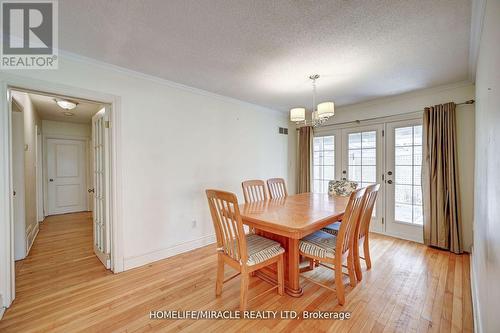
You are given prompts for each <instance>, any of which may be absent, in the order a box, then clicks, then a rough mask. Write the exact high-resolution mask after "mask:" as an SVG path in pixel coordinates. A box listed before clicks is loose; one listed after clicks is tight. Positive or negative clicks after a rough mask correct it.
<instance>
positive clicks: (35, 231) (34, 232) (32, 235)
mask: <svg viewBox="0 0 500 333" xmlns="http://www.w3.org/2000/svg"><path fill="white" fill-rule="evenodd" d="M39 231H40V224H39V223H37V224H36V228H34V229H33V230H31V231H30V232H29V233H28V235H27V237H26V241H27V243H28V244H26V245H27V246H26V248H27V249H28V250H27V251H26V257H27V256H28V254H29V253H30V250H31V247H32V246H33V243H34V242H35V238H36V236H38V232H39Z"/></svg>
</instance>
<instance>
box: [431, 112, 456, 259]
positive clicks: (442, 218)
mask: <svg viewBox="0 0 500 333" xmlns="http://www.w3.org/2000/svg"><path fill="white" fill-rule="evenodd" d="M456 136H457V134H456V114H455V103H447V104H441V105H435V106H431V107H428V108H425V110H424V119H423V143H422V144H423V159H424V160H423V164H422V187H423V204H424V242H425V244H427V245H430V246H435V247H439V248H442V249H446V250H450V251H451V252H454V253H462V221H461V216H460V198H459V187H458V165H457V138H456Z"/></svg>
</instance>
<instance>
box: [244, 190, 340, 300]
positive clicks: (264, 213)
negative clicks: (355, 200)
mask: <svg viewBox="0 0 500 333" xmlns="http://www.w3.org/2000/svg"><path fill="white" fill-rule="evenodd" d="M348 200H349V198H348V197H343V196H330V195H328V194H323V193H301V194H295V195H289V196H285V197H281V198H276V199H266V200H261V201H256V202H249V203H244V204H241V205H239V209H240V214H241V218H242V222H243V224H245V225H248V226H249V227H250V228H251V229H253V230H254V232H255V233H256V234H258V235H260V236H263V237H266V238H269V239H272V240H275V241H277V242H279V243H280V244H281V246H282V247H283V248H284V249H285V254H284V265H285V292H286V293H287V294H288V295H290V296H294V297H300V296H301V295H302V287H301V286H300V281H299V273H300V256H299V242H300V239H301V238H303V237H305V236H307V235H309V234H311V233H314V232H316V231H318V230H321V229H322V228H324V227H326V226H327V225H329V224H331V223H333V222H336V221H339V220H341V219H342V216H343V215H344V212H345V210H346V207H347V203H348ZM256 275H257V276H258V277H259V278H261V279H263V280H265V281H268V282H271V283H275V281H276V277H277V273H276V270H275V269H273V268H271V267H265V268H262V269H260V270H259V271H257V272H256Z"/></svg>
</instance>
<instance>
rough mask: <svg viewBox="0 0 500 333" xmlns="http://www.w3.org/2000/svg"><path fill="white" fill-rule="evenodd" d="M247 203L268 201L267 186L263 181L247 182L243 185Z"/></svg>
mask: <svg viewBox="0 0 500 333" xmlns="http://www.w3.org/2000/svg"><path fill="white" fill-rule="evenodd" d="M241 187H242V188H243V197H244V198H245V202H246V203H250V202H255V201H263V200H267V190H266V184H265V183H264V181H263V180H260V179H254V180H245V181H244V182H242V183H241Z"/></svg>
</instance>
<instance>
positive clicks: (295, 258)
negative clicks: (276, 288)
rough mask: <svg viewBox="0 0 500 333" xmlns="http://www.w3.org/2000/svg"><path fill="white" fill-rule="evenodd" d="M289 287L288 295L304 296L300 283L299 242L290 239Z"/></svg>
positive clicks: (287, 289)
mask: <svg viewBox="0 0 500 333" xmlns="http://www.w3.org/2000/svg"><path fill="white" fill-rule="evenodd" d="M287 250H288V285H287V288H286V293H287V294H289V295H290V296H293V297H300V296H301V295H302V287H301V286H300V281H299V271H300V267H299V240H298V239H294V238H288V249H287Z"/></svg>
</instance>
